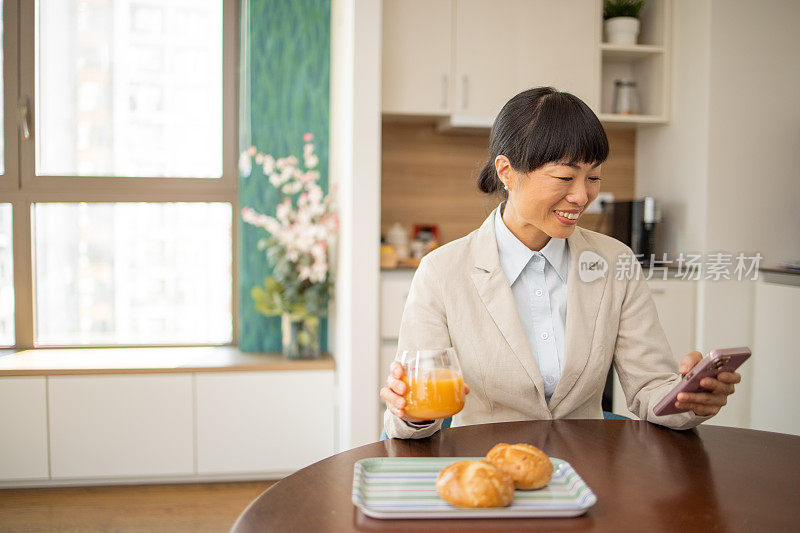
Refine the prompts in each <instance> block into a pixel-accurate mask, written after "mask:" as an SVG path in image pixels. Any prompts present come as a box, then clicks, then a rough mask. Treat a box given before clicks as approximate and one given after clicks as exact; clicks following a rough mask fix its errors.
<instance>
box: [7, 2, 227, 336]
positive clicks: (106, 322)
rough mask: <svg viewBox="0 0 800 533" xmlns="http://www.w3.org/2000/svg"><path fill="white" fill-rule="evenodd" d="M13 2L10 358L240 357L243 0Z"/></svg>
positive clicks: (9, 28)
mask: <svg viewBox="0 0 800 533" xmlns="http://www.w3.org/2000/svg"><path fill="white" fill-rule="evenodd" d="M3 4H4V5H3V19H4V20H6V21H13V23H8V24H6V25H5V26H4V28H3V30H4V32H3V33H4V34H6V35H4V41H3V43H4V46H3V54H4V57H5V61H4V62H3V65H4V71H3V81H4V83H3V91H2V96H3V102H4V104H3V108H4V111H5V114H6V116H13V117H15V118H16V117H20V120H19V127H17V126H18V125H17V124H14V123H13V122H12V123H10V124H5V129H4V131H5V135H4V143H3V145H2V146H3V148H4V158H3V161H4V162H5V166H4V167H3V175H2V177H1V178H0V346H15V347H18V348H26V347H33V346H137V345H207V344H231V343H233V342H234V338H233V332H234V328H233V323H234V319H235V313H234V309H235V298H236V293H235V291H234V290H233V287H234V275H233V273H234V271H235V264H234V258H235V254H234V252H233V250H234V243H235V242H236V239H235V236H234V229H235V224H234V221H235V213H236V212H237V211H238V210H237V209H236V186H235V184H236V167H235V161H236V154H235V152H236V150H237V145H236V142H237V141H236V131H235V121H234V117H235V116H236V109H235V100H234V97H233V95H234V94H235V85H236V78H235V76H236V73H237V68H236V32H237V30H236V28H237V18H238V14H237V10H238V2H237V1H236V0H36V1H35V2H33V1H31V2H28V1H26V0H4V1H3ZM17 21H18V22H17ZM17 36H21V37H22V38H21V39H20V38H17ZM12 58H13V61H12V60H10V59H12ZM26 131H27V134H26ZM12 221H13V224H12ZM13 272H17V273H20V272H22V273H23V275H21V276H19V278H20V279H17V280H16V283H14V282H13V281H12V276H11V274H12V273H13ZM15 293H16V296H15ZM9 302H10V304H11V305H10V306H9ZM15 302H16V304H17V305H16V306H14V305H13V304H14V303H15Z"/></svg>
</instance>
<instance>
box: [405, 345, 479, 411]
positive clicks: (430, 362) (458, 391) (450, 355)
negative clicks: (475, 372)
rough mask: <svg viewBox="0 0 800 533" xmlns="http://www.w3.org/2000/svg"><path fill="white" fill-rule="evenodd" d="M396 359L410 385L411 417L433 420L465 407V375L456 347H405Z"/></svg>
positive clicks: (408, 397) (407, 396)
mask: <svg viewBox="0 0 800 533" xmlns="http://www.w3.org/2000/svg"><path fill="white" fill-rule="evenodd" d="M397 359H398V361H399V362H400V364H401V365H403V381H404V382H405V383H406V385H408V390H407V391H406V395H405V399H406V407H405V411H406V413H408V414H409V416H413V417H415V418H420V419H422V420H434V419H436V418H447V417H448V416H452V415H454V414H456V413H458V412H459V411H461V409H463V408H464V397H465V394H464V378H463V377H462V375H461V366H460V365H459V364H458V358H457V357H456V351H455V350H454V349H453V348H442V349H437V350H404V351H402V352H400V354H399V355H398V357H397Z"/></svg>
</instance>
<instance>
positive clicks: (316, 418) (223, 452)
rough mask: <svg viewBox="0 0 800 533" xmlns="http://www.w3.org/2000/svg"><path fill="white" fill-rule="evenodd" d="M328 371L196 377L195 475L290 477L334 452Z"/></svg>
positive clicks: (220, 373) (212, 373) (330, 389)
mask: <svg viewBox="0 0 800 533" xmlns="http://www.w3.org/2000/svg"><path fill="white" fill-rule="evenodd" d="M333 379H334V378H333V372H330V371H302V372H295V371H285V372H210V373H202V374H198V375H197V471H198V474H201V475H202V474H222V473H241V472H267V473H289V472H292V471H294V470H297V469H299V468H303V467H305V466H308V465H309V464H311V463H313V462H315V461H318V460H320V459H324V458H325V457H327V456H329V455H332V454H333V453H334V398H335V397H336V395H335V390H334V382H333Z"/></svg>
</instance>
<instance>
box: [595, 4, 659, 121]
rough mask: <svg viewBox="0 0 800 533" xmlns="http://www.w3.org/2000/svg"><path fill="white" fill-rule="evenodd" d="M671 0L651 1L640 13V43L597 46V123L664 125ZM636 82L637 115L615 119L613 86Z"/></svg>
mask: <svg viewBox="0 0 800 533" xmlns="http://www.w3.org/2000/svg"><path fill="white" fill-rule="evenodd" d="M670 15H671V1H670V0H650V1H649V2H647V3H646V4H645V7H644V8H643V9H642V13H641V23H642V24H641V28H642V29H641V33H640V35H639V43H640V44H635V45H619V44H611V43H606V42H600V43H598V47H599V51H600V53H599V60H600V113H599V117H600V120H601V121H603V122H604V123H606V124H617V125H628V126H630V125H636V124H666V123H668V122H669V116H670V113H669V101H670V98H669V95H670V79H669V74H670V72H669V64H670V39H669V35H670V31H669V28H670ZM618 79H627V80H632V81H634V82H636V94H637V97H638V101H639V106H638V111H639V114H637V115H616V114H613V113H612V112H611V110H612V109H613V108H614V82H615V80H618Z"/></svg>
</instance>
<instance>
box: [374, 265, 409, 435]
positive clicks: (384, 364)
mask: <svg viewBox="0 0 800 533" xmlns="http://www.w3.org/2000/svg"><path fill="white" fill-rule="evenodd" d="M414 273H415V271H414V270H384V271H382V272H381V301H380V310H381V321H380V324H381V345H380V346H381V348H380V354H378V356H379V357H380V364H379V365H378V368H379V369H380V375H379V376H378V383H379V384H380V386H381V387H383V385H384V383H386V377H387V376H388V375H389V366H390V365H391V364H392V361H394V356H395V355H396V353H397V337H398V336H399V334H400V321H401V320H402V318H403V309H404V308H405V306H406V300H407V299H408V293H409V291H410V290H411V282H412V280H413V279H414ZM378 401H379V405H380V409H379V412H380V420H379V422H378V424H379V426H380V427H383V410H384V408H385V403H384V402H383V400H381V399H380V398H379V399H378Z"/></svg>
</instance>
